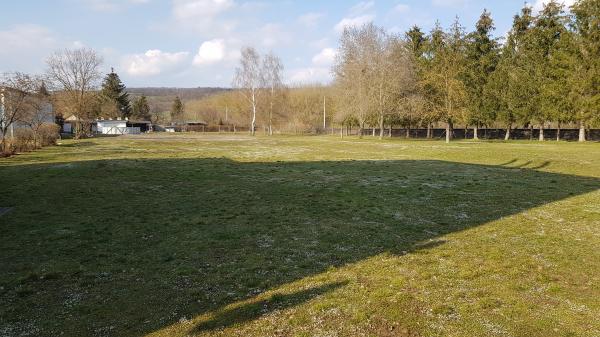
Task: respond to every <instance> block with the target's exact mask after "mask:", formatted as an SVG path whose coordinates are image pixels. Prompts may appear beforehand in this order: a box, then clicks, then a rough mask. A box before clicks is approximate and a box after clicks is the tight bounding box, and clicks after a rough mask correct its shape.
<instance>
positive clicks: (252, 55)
mask: <svg viewBox="0 0 600 337" xmlns="http://www.w3.org/2000/svg"><path fill="white" fill-rule="evenodd" d="M263 84H264V76H263V74H262V67H261V63H260V55H259V54H258V52H257V51H256V50H255V49H254V48H252V47H245V48H242V56H241V59H240V66H239V67H238V68H236V69H235V76H234V79H233V86H234V87H235V88H238V89H240V90H239V92H240V93H241V94H242V96H244V98H245V99H246V100H247V101H248V102H249V103H250V104H251V105H252V123H251V128H250V130H251V133H252V135H253V136H254V135H255V133H256V106H257V104H258V98H259V96H260V89H261V88H262V86H263Z"/></svg>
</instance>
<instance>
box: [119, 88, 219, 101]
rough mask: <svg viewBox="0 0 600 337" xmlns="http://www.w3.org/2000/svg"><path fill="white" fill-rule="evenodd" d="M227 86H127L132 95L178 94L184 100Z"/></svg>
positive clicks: (212, 93) (170, 95) (196, 97)
mask: <svg viewBox="0 0 600 337" xmlns="http://www.w3.org/2000/svg"><path fill="white" fill-rule="evenodd" d="M229 90H231V89H227V88H127V92H129V94H130V95H132V96H141V95H146V96H147V97H168V98H170V99H172V98H174V97H175V96H179V97H180V98H181V99H182V100H184V101H190V100H195V99H201V98H204V97H206V96H210V95H214V94H217V93H219V92H223V91H229Z"/></svg>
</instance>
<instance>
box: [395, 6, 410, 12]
mask: <svg viewBox="0 0 600 337" xmlns="http://www.w3.org/2000/svg"><path fill="white" fill-rule="evenodd" d="M393 11H394V12H396V13H407V12H409V11H410V6H409V5H407V4H397V5H396V6H395V7H394V9H393Z"/></svg>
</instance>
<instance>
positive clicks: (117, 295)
mask: <svg viewBox="0 0 600 337" xmlns="http://www.w3.org/2000/svg"><path fill="white" fill-rule="evenodd" d="M0 186H2V187H3V193H2V194H1V195H0V207H7V208H10V209H11V210H10V211H8V212H7V213H5V214H4V215H2V216H0V228H2V236H1V238H0V251H1V252H2V254H1V255H0V265H1V269H2V273H0V287H1V288H0V303H1V304H2V305H0V336H3V335H7V336H13V335H17V336H18V335H21V334H22V335H25V334H27V333H29V335H44V336H55V335H59V334H60V333H64V335H67V336H84V335H92V336H93V335H96V336H186V335H200V336H439V335H443V336H598V335H600V322H599V321H598V319H597V318H598V317H600V300H599V298H600V250H599V249H598V247H600V201H599V200H600V144H597V143H591V144H575V143H556V142H546V143H543V144H541V143H533V142H510V143H502V142H455V143H453V144H450V145H445V144H443V143H442V142H434V141H400V140H384V141H378V140H375V139H373V138H370V137H369V138H366V139H364V140H358V139H355V138H348V139H345V140H344V141H340V140H339V139H338V138H335V137H274V138H266V137H258V138H250V137H247V136H243V135H238V136H232V135H228V136H225V135H223V136H217V135H213V136H205V135H159V136H156V135H148V136H141V137H121V138H104V139H92V140H82V141H64V142H63V144H61V145H60V146H58V147H53V148H46V149H43V150H41V151H38V152H35V153H28V154H24V155H19V156H16V157H13V158H8V159H0Z"/></svg>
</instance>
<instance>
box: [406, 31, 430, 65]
mask: <svg viewBox="0 0 600 337" xmlns="http://www.w3.org/2000/svg"><path fill="white" fill-rule="evenodd" d="M406 40H407V41H408V48H409V49H410V51H411V52H412V54H413V56H414V57H415V60H416V61H417V62H419V61H420V60H421V58H422V57H423V53H424V52H425V47H426V46H425V44H426V41H427V39H426V38H425V33H423V32H422V31H421V28H419V26H413V27H412V28H411V29H410V30H409V31H408V32H406Z"/></svg>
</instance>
